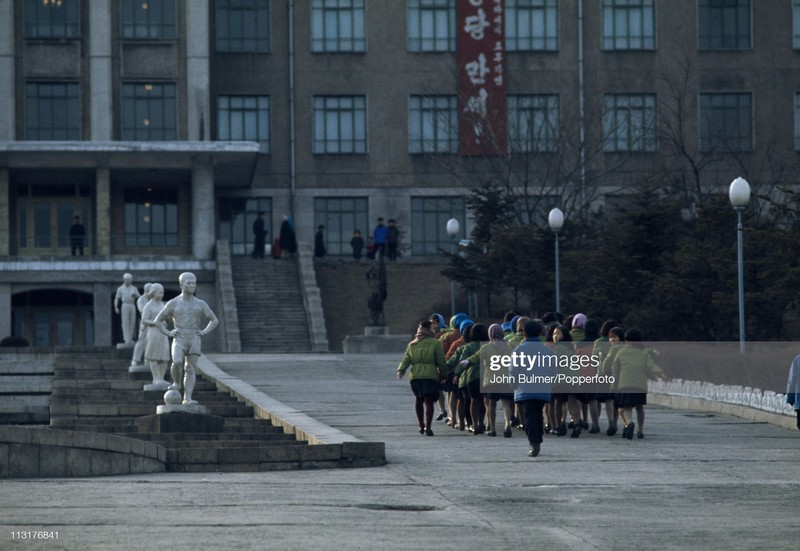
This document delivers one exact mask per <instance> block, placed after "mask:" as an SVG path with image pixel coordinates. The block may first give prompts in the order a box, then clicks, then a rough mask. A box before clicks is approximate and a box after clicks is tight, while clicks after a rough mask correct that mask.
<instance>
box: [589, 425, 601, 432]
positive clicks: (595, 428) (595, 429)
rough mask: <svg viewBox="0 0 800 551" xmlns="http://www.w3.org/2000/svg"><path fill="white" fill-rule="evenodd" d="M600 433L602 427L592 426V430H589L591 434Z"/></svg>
mask: <svg viewBox="0 0 800 551" xmlns="http://www.w3.org/2000/svg"><path fill="white" fill-rule="evenodd" d="M598 432H600V425H592V428H590V429H589V434H597V433H598Z"/></svg>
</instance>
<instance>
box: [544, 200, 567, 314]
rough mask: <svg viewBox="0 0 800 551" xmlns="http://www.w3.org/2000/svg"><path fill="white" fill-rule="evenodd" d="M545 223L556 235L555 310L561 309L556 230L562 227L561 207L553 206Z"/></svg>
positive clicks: (562, 215)
mask: <svg viewBox="0 0 800 551" xmlns="http://www.w3.org/2000/svg"><path fill="white" fill-rule="evenodd" d="M547 223H548V225H549V226H550V229H551V230H553V233H554V234H555V236H556V254H555V256H556V312H560V311H561V274H560V272H559V263H558V232H560V231H561V228H562V227H564V213H563V212H561V209H559V208H554V209H553V210H551V211H550V214H548V215H547Z"/></svg>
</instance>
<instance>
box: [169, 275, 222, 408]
mask: <svg viewBox="0 0 800 551" xmlns="http://www.w3.org/2000/svg"><path fill="white" fill-rule="evenodd" d="M178 282H179V283H180V285H181V294H180V295H178V296H177V297H175V298H173V299H172V300H170V301H169V302H168V303H167V305H166V306H164V309H163V310H161V312H159V314H158V315H157V316H156V319H155V323H157V324H159V326H160V329H161V330H162V332H164V333H165V334H167V335H169V336H170V337H172V338H173V341H172V369H171V373H172V381H173V385H174V386H175V387H176V388H177V389H179V388H180V386H179V385H180V380H181V370H183V369H184V368H185V374H184V376H183V389H184V393H183V404H196V403H197V402H196V401H194V400H192V391H193V390H194V383H195V380H196V377H197V376H196V370H197V357H198V356H200V338H201V337H204V336H205V335H207V334H208V333H210V332H211V331H213V330H214V328H215V327H216V326H217V325H218V324H219V320H218V319H217V316H216V315H214V312H212V311H211V308H209V306H208V304H206V303H205V301H203V300H200V299H199V298H195V296H194V291H195V288H196V287H197V278H196V277H195V275H194V274H193V273H191V272H184V273H182V274H181V275H180V277H179V278H178ZM205 320H208V323H207V324H206V325H205V327H203V323H204V322H205ZM165 321H171V322H172V324H173V327H174V329H173V330H172V331H167V328H166V326H165V325H164V322H165ZM170 388H172V386H171V387H170Z"/></svg>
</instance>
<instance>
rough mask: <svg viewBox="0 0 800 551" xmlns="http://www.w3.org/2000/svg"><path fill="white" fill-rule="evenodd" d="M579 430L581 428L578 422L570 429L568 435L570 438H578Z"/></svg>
mask: <svg viewBox="0 0 800 551" xmlns="http://www.w3.org/2000/svg"><path fill="white" fill-rule="evenodd" d="M581 430H583V429H581V424H580V423H578V424H577V425H575V428H574V429H572V434H570V435H569V437H570V438H579V437H580V435H581Z"/></svg>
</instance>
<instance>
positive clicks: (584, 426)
mask: <svg viewBox="0 0 800 551" xmlns="http://www.w3.org/2000/svg"><path fill="white" fill-rule="evenodd" d="M583 430H589V421H584V422H583Z"/></svg>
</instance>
